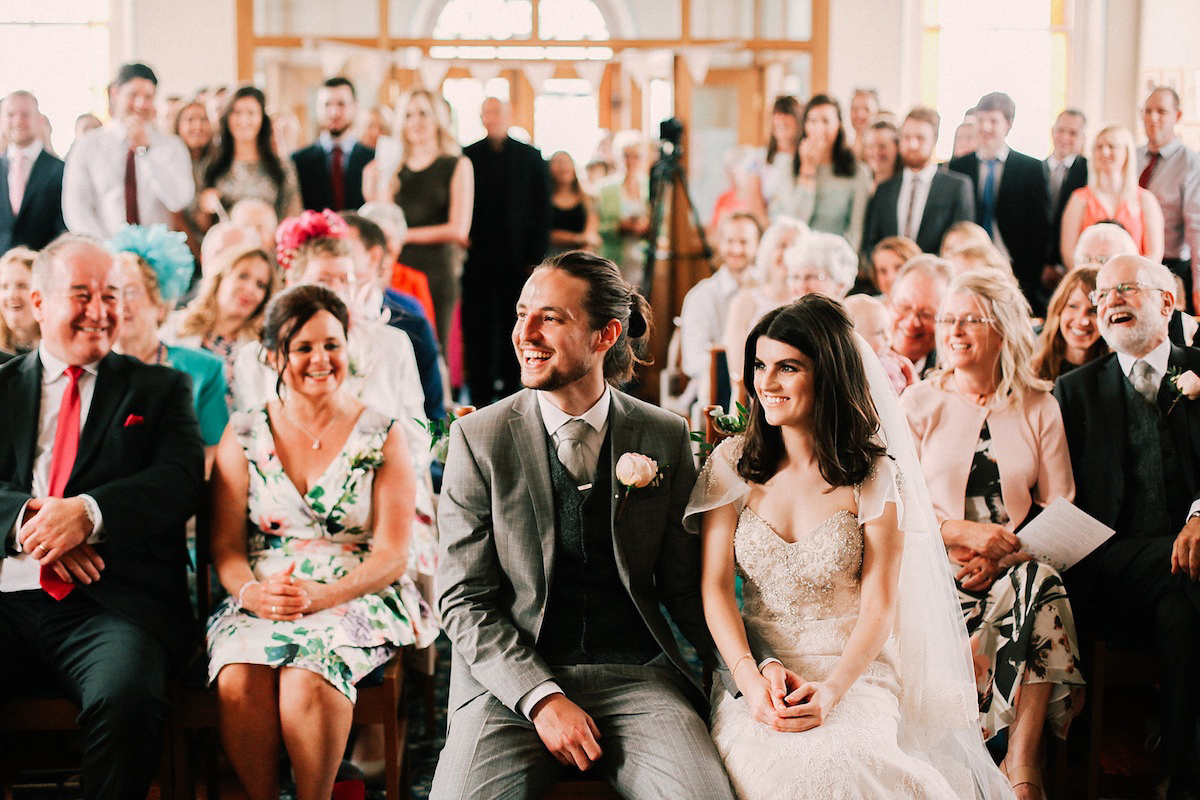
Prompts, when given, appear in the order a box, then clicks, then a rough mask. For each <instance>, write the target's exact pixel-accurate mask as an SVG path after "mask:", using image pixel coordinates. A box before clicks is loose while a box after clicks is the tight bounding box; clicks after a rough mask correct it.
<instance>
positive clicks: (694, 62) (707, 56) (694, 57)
mask: <svg viewBox="0 0 1200 800" xmlns="http://www.w3.org/2000/svg"><path fill="white" fill-rule="evenodd" d="M679 54H680V55H681V56H683V63H684V64H686V65H687V71H688V74H689V75H691V76H692V83H694V84H695V85H696V86H701V85H703V83H704V79H705V78H706V77H707V76H708V68H709V66H710V65H711V64H712V59H713V49H712V48H711V47H684V48H680V51H679Z"/></svg>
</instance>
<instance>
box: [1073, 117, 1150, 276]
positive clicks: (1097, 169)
mask: <svg viewBox="0 0 1200 800" xmlns="http://www.w3.org/2000/svg"><path fill="white" fill-rule="evenodd" d="M1108 220H1113V221H1115V222H1119V223H1120V224H1121V227H1123V228H1124V229H1125V230H1126V231H1128V232H1129V235H1130V236H1131V237H1133V241H1134V244H1136V245H1137V249H1138V253H1140V254H1141V255H1144V256H1146V257H1147V258H1149V259H1150V260H1151V261H1157V262H1161V261H1162V258H1163V236H1164V233H1163V213H1162V208H1161V207H1160V206H1159V204H1158V200H1156V199H1155V198H1154V195H1153V194H1151V193H1150V192H1149V191H1147V190H1145V189H1143V188H1141V187H1140V186H1138V171H1137V151H1136V150H1135V144H1134V141H1133V134H1132V133H1130V132H1129V130H1128V129H1127V128H1125V127H1124V126H1122V125H1106V126H1105V127H1103V128H1101V129H1100V132H1099V133H1097V134H1096V138H1095V140H1094V141H1093V143H1092V160H1091V162H1090V163H1089V164H1088V185H1087V186H1085V187H1083V188H1082V189H1076V190H1075V191H1074V192H1072V193H1071V199H1070V200H1068V201H1067V207H1066V208H1065V209H1064V210H1063V220H1062V233H1061V234H1060V236H1061V244H1062V256H1063V261H1064V262H1065V265H1066V267H1067V269H1071V268H1072V267H1074V266H1075V243H1076V241H1077V240H1078V239H1079V234H1080V233H1081V232H1082V231H1083V230H1084V229H1085V228H1087V227H1088V226H1089V225H1092V224H1094V223H1097V222H1104V221H1108Z"/></svg>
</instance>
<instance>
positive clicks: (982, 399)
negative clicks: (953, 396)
mask: <svg viewBox="0 0 1200 800" xmlns="http://www.w3.org/2000/svg"><path fill="white" fill-rule="evenodd" d="M954 387H955V388H956V389H958V391H959V393H960V394H962V395H963V396H964V397H966V398H967V399H968V400H970V401H971V402H972V403H974V404H975V405H977V406H986V405H987V404H988V403H989V402H991V399H992V395H993V394H995V393H996V390H995V389H994V388H993V389H992V390H991V391H988V392H971V391H968V390H966V389H964V388H963V382H962V380H960V379H959V377H958V370H955V371H954Z"/></svg>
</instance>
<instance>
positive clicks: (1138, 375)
mask: <svg viewBox="0 0 1200 800" xmlns="http://www.w3.org/2000/svg"><path fill="white" fill-rule="evenodd" d="M1153 372H1154V368H1153V367H1151V366H1150V363H1149V362H1147V361H1142V360H1140V359H1139V360H1138V361H1135V362H1134V363H1133V381H1132V383H1133V388H1134V389H1137V393H1138V394H1140V395H1141V396H1142V397H1144V398H1146V402H1148V403H1150V404H1151V405H1154V404H1155V403H1157V402H1158V384H1157V383H1155V382H1154V380H1153V378H1151V377H1150V376H1151V374H1152V373H1153Z"/></svg>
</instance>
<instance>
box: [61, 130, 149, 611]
mask: <svg viewBox="0 0 1200 800" xmlns="http://www.w3.org/2000/svg"><path fill="white" fill-rule="evenodd" d="M130 152H132V151H130ZM82 373H83V367H77V366H70V367H67V369H66V374H67V380H68V381H69V382H68V383H67V388H66V390H65V391H63V396H62V404H61V405H60V406H59V407H58V429H57V430H55V431H54V450H53V452H52V453H51V455H50V485H49V488H48V490H47V492H46V494H48V495H49V496H50V497H62V496H63V489H65V488H67V479H68V478H69V477H71V469H72V468H73V467H74V466H75V456H76V454H77V453H78V452H79V407H80V402H79V376H80V375H81V374H82ZM40 583H41V584H42V588H43V589H44V590H45V591H46V594H48V595H50V596H51V597H53V598H54V599H55V600H62V599H63V598H64V597H66V596H67V595H69V594H70V593H71V592H72V591H74V589H75V584H73V583H69V582H67V581H64V580H63V579H62V578H60V577H58V573H56V572H55V571H54V569H53V568H51V567H42V574H41V578H40Z"/></svg>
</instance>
